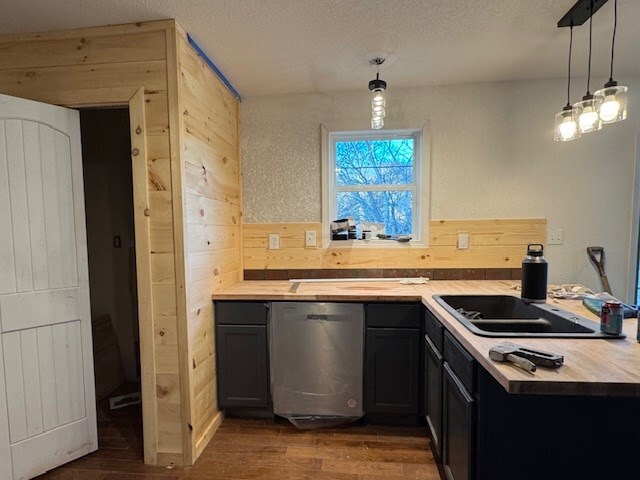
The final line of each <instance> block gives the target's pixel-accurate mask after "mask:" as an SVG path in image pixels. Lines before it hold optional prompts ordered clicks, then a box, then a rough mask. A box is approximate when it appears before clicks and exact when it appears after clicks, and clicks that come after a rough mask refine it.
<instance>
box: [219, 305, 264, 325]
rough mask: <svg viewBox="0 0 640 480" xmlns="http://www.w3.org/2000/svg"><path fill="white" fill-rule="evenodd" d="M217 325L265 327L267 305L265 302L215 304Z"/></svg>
mask: <svg viewBox="0 0 640 480" xmlns="http://www.w3.org/2000/svg"><path fill="white" fill-rule="evenodd" d="M215 311H216V315H215V317H216V324H217V325H266V324H267V313H268V311H269V305H268V304H267V303H265V302H216V309H215Z"/></svg>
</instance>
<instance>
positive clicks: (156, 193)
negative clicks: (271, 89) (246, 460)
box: [0, 20, 239, 464]
mask: <svg viewBox="0 0 640 480" xmlns="http://www.w3.org/2000/svg"><path fill="white" fill-rule="evenodd" d="M178 31H180V28H179V27H178V26H177V25H176V23H175V21H173V20H171V21H161V22H150V23H142V24H135V25H121V26H113V27H99V28H90V29H81V30H69V31H63V32H51V33H46V34H25V35H11V36H2V37H0V92H1V93H5V94H9V95H15V96H18V97H24V98H29V99H33V100H39V101H42V102H46V103H52V104H57V105H62V106H67V107H88V106H105V105H127V104H128V103H129V100H130V99H131V98H132V97H133V96H134V94H136V92H137V91H138V90H139V89H140V88H141V87H143V96H144V118H143V119H142V120H144V121H141V120H140V119H138V121H139V123H140V124H141V125H138V126H139V127H140V128H137V126H133V125H132V131H134V132H136V133H138V134H140V133H139V132H141V133H142V134H143V135H144V137H145V150H146V166H147V171H146V178H147V185H146V188H147V191H146V196H145V195H141V196H140V198H142V201H141V202H140V203H139V204H136V206H135V217H136V225H137V228H138V226H139V225H142V226H143V227H140V228H145V229H147V228H148V240H147V242H148V245H144V247H145V248H141V251H144V250H148V251H149V252H150V254H149V257H150V261H149V263H150V265H151V268H150V275H144V276H139V280H138V281H139V282H140V281H148V282H149V285H148V288H147V289H145V288H140V287H139V291H141V292H142V291H145V290H147V291H149V292H150V295H148V297H150V300H149V302H150V305H149V306H148V308H145V307H144V306H140V315H141V332H140V335H141V337H142V336H144V335H145V334H147V335H148V336H149V338H152V339H153V340H152V341H150V342H149V343H150V344H151V347H150V348H147V349H146V350H145V351H144V352H142V353H141V359H142V369H143V383H144V382H147V383H146V386H147V388H146V389H145V388H144V386H143V392H145V391H147V392H152V393H151V395H152V398H151V399H150V400H149V399H146V400H149V401H145V408H144V412H145V413H144V424H145V439H144V440H145V461H146V463H158V464H170V463H175V464H182V463H191V462H192V461H193V460H194V456H193V455H192V453H193V452H192V451H193V450H194V449H195V442H192V438H191V435H190V433H189V432H190V427H189V425H188V424H187V423H186V422H184V423H183V420H184V419H185V418H187V419H188V418H189V410H188V407H189V406H190V404H191V402H193V399H192V398H186V399H185V398H183V396H184V392H185V390H182V391H181V389H182V388H183V387H184V385H186V386H187V387H189V383H186V384H185V383H184V380H185V379H187V380H186V381H187V382H188V381H189V380H191V379H192V378H194V379H195V382H194V385H195V386H196V387H195V388H193V393H195V394H199V395H198V397H197V398H198V399H197V401H196V410H195V411H196V413H197V414H198V415H196V418H202V419H206V420H202V422H204V424H206V423H207V421H209V420H210V419H211V417H212V416H214V414H215V413H214V412H215V410H216V406H215V402H214V400H213V398H214V397H215V392H204V390H205V389H206V388H210V386H211V384H212V382H213V378H214V375H213V372H212V368H213V364H212V361H211V360H210V359H208V358H201V357H202V355H203V353H202V352H207V354H208V352H209V351H210V348H209V345H211V343H212V338H211V337H209V338H208V339H205V340H202V338H200V337H198V336H197V333H202V334H203V335H204V332H202V331H201V330H202V329H201V328H199V327H196V326H195V325H196V324H194V337H193V339H192V340H191V342H190V345H191V346H192V348H193V350H194V351H195V352H197V353H198V356H197V358H196V361H197V362H200V363H202V364H203V365H204V366H203V367H202V368H200V369H198V370H196V371H195V372H192V371H191V370H190V369H189V370H188V371H187V366H186V361H183V360H184V359H185V358H186V356H181V355H180V352H179V345H180V344H181V339H182V340H184V339H183V335H181V334H180V332H181V330H180V329H179V328H178V320H181V321H182V324H185V325H186V317H187V312H186V306H185V303H186V302H185V301H184V298H185V289H184V285H185V280H186V279H185V273H184V271H185V265H184V260H185V257H184V254H183V253H184V239H185V236H186V235H187V234H186V232H185V230H184V228H183V222H182V216H183V215H185V214H189V219H190V223H193V224H195V225H197V228H193V229H191V230H190V231H189V235H188V238H189V239H190V241H191V242H192V244H193V247H192V248H191V251H192V252H193V256H191V257H189V258H190V260H191V261H192V266H189V273H190V275H191V277H192V278H193V281H194V284H195V285H196V288H194V289H192V291H193V294H192V300H191V302H190V307H191V310H190V311H193V309H194V308H196V305H202V309H203V311H201V312H200V313H199V317H198V315H196V317H198V318H200V319H204V318H208V319H209V324H210V323H211V309H210V303H211V302H210V301H205V300H208V299H209V297H208V295H210V293H211V289H210V290H207V291H205V290H206V288H208V287H209V285H211V286H213V284H220V283H223V282H229V281H231V279H232V278H234V276H237V272H236V273H234V271H236V270H239V261H238V258H239V251H238V254H237V255H235V258H236V260H234V261H228V260H227V259H226V258H228V257H225V255H232V256H233V253H234V248H236V249H237V248H239V247H238V246H237V245H238V243H237V239H238V237H239V233H238V232H239V230H238V227H237V224H238V223H239V207H238V205H237V203H236V204H233V205H232V206H229V207H225V208H226V209H225V208H222V207H220V208H218V206H217V204H216V202H217V201H219V198H218V197H216V195H217V194H212V193H210V192H209V191H208V190H206V187H205V186H203V185H200V181H201V178H200V176H198V174H196V173H195V172H196V171H198V173H199V170H198V169H201V168H202V167H201V166H200V165H199V163H200V162H202V163H203V164H204V163H206V167H205V169H209V171H210V172H213V171H214V170H216V169H217V168H218V167H219V166H220V167H222V168H221V171H224V172H227V171H228V170H229V169H231V170H233V171H234V172H235V173H231V174H226V173H225V174H224V175H220V176H219V177H218V176H216V175H213V174H210V175H207V176H206V178H205V184H206V182H208V181H210V182H211V186H212V188H214V187H216V188H217V186H218V185H219V183H218V182H221V183H220V184H221V185H223V186H224V188H223V190H224V191H225V192H226V194H228V195H232V194H233V191H234V189H233V187H228V185H234V184H235V185H236V187H237V185H238V179H237V178H236V179H235V181H234V180H233V179H234V178H235V177H234V175H237V171H238V170H237V156H236V153H237V152H236V148H235V147H234V146H233V145H235V143H234V142H236V140H235V137H234V135H235V134H236V133H235V130H234V129H233V128H232V123H228V124H227V125H226V126H225V128H226V130H225V129H219V130H218V129H214V130H213V131H212V130H210V128H209V123H207V122H210V121H211V122H217V121H218V117H215V119H208V120H207V122H205V123H204V124H203V116H204V118H205V119H206V114H207V113H208V112H215V111H216V110H212V108H211V106H212V105H218V104H219V103H221V102H219V101H218V100H219V98H221V94H220V89H219V87H218V86H217V85H215V84H214V83H215V82H213V81H212V80H211V79H210V78H206V79H205V78H204V77H206V74H205V73H204V72H202V71H200V72H196V71H194V65H196V64H195V61H196V60H195V59H194V58H193V55H191V54H189V55H186V54H185V55H184V56H185V66H186V67H187V68H185V69H184V70H185V71H184V74H185V82H184V86H182V87H181V88H183V89H185V90H189V88H190V87H189V86H190V85H192V84H193V85H197V86H198V89H197V90H196V91H194V92H193V95H196V96H202V99H198V100H196V99H195V98H194V97H193V96H192V97H191V99H190V100H189V102H187V103H186V105H187V106H188V108H189V111H191V112H193V115H192V116H189V119H188V121H187V122H185V123H186V124H187V126H188V129H189V130H190V131H193V132H194V134H193V135H191V134H190V133H189V134H187V135H186V136H185V144H184V145H180V138H181V135H180V134H179V129H178V124H179V122H178V115H177V113H178V111H177V89H178V86H177V83H178V72H177V66H176V60H177V53H176V48H175V47H176V45H175V41H176V35H177V33H176V32H178ZM189 72H191V74H192V80H189V81H188V82H187V79H188V78H189V77H186V75H187V73H189ZM188 87H189V88H188ZM207 88H211V91H210V92H208V91H207ZM216 102H218V103H216ZM225 102H226V104H227V105H229V108H230V112H233V114H234V115H235V112H236V107H235V102H234V101H229V100H228V98H226V97H225ZM136 104H137V102H135V101H134V102H133V103H132V105H136ZM209 115H213V113H209ZM132 118H133V119H134V120H133V121H136V120H135V116H134V115H132ZM234 118H235V117H233V118H230V119H229V122H233V119H234ZM196 119H197V121H196ZM145 124H146V125H145ZM170 126H171V128H170ZM218 132H219V133H218ZM223 134H227V135H228V137H224V136H223ZM218 135H220V139H221V140H222V139H224V142H222V143H223V144H224V145H225V146H227V145H228V144H230V145H232V146H231V147H226V148H227V149H230V151H229V152H227V151H226V150H225V153H224V155H223V157H224V161H223V160H222V159H221V158H220V157H219V156H218V154H217V150H215V148H214V147H213V146H212V144H215V142H217V141H218V139H219V137H218ZM196 139H198V140H196ZM205 139H206V141H205ZM134 140H136V139H134ZM136 141H140V140H136ZM180 148H184V149H185V150H187V149H188V152H187V153H188V155H186V156H185V158H187V159H188V160H189V163H188V164H187V165H188V167H187V168H184V169H183V168H182V167H183V164H182V163H181V160H180V156H179V150H180ZM211 150H214V154H212V153H211ZM140 151H141V150H140V149H139V150H138V155H140ZM137 158H138V159H139V158H140V157H139V156H138V157H137ZM218 160H219V162H218ZM211 162H213V163H211ZM216 162H218V163H216ZM227 163H229V165H235V166H231V167H228V168H226V164H227ZM183 170H184V173H185V174H184V177H183V176H182V172H183ZM143 173H144V172H143ZM194 175H195V176H194ZM140 178H145V175H142V176H140ZM196 178H197V180H196ZM183 179H184V180H187V182H186V186H185V187H184V188H187V191H189V192H190V195H193V197H194V198H193V201H189V202H188V203H187V207H189V208H188V209H184V208H183V203H182V202H183V198H182V195H181V192H182V190H183ZM189 179H193V180H194V181H190V180H189ZM143 182H144V180H143ZM203 189H204V190H203ZM145 203H146V205H145ZM222 203H224V202H222ZM210 205H216V206H215V207H213V208H210ZM224 205H226V203H224ZM200 211H204V212H206V214H200V213H199V212H200ZM231 211H232V213H231ZM231 217H233V220H234V221H235V224H236V227H235V230H233V228H231V229H229V231H234V232H235V239H236V240H235V243H234V241H231V242H228V243H226V244H224V247H222V246H220V245H221V243H220V240H221V239H222V238H226V235H227V233H228V232H227V230H225V229H223V230H219V229H216V228H214V227H213V225H216V224H224V225H227V224H228V225H230V226H231V225H233V222H232V221H231ZM147 219H148V221H147ZM195 225H194V227H195ZM136 237H137V240H139V238H138V237H139V236H138V231H136ZM143 237H144V236H143ZM205 237H206V238H208V239H211V240H213V241H212V242H211V243H207V240H205ZM141 238H142V237H141ZM224 241H226V240H224ZM196 245H199V246H196ZM204 245H206V247H205V246H204ZM221 248H223V250H222V252H223V253H222V254H219V253H217V252H216V251H217V250H218V249H221ZM223 257H224V258H225V259H224V260H218V259H222V258H223ZM215 262H218V263H216V265H219V266H218V267H217V268H218V270H217V275H215V278H216V279H217V281H216V282H218V283H216V282H213V281H210V280H211V278H209V277H210V276H208V272H209V271H210V270H213V268H209V267H210V265H213V264H214V263H215ZM176 272H178V274H176ZM141 279H143V280H141ZM196 296H197V299H196ZM206 308H208V310H205V309H206ZM196 310H197V308H196ZM149 312H153V313H152V315H149ZM145 317H149V318H146V319H145ZM194 321H195V320H194ZM200 322H201V323H202V325H204V323H205V322H204V320H200ZM207 333H208V331H207ZM205 344H206V345H207V346H201V345H205ZM183 350H184V349H183ZM189 391H190V390H189V388H187V389H186V392H187V393H188V392H189ZM185 412H186V415H185ZM194 427H195V428H196V432H198V431H203V429H204V428H205V427H204V426H203V424H202V423H201V424H199V423H197V422H196V424H195V426H194ZM156 432H157V435H156ZM192 443H193V445H194V446H193V448H192V446H191V445H192ZM185 446H186V448H185Z"/></svg>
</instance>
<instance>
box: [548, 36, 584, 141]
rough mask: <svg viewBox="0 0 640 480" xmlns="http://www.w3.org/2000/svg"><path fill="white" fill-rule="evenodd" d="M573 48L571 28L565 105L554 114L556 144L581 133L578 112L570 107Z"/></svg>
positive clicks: (576, 136) (573, 138)
mask: <svg viewBox="0 0 640 480" xmlns="http://www.w3.org/2000/svg"><path fill="white" fill-rule="evenodd" d="M572 47H573V27H571V30H570V34H569V62H568V63H569V68H568V74H567V104H566V105H565V107H564V108H563V109H562V111H561V112H558V113H556V119H555V128H554V129H553V139H554V140H555V141H556V142H568V141H570V140H575V139H576V138H580V136H581V135H582V133H581V132H580V129H579V128H578V115H579V111H578V110H577V109H576V108H575V107H573V106H572V105H571V50H572Z"/></svg>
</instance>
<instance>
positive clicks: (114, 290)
mask: <svg viewBox="0 0 640 480" xmlns="http://www.w3.org/2000/svg"><path fill="white" fill-rule="evenodd" d="M80 126H81V131H82V159H83V176H84V190H85V192H84V196H85V210H86V211H85V215H86V222H87V249H88V260H89V285H90V292H91V318H92V330H93V350H94V371H95V383H96V400H97V416H98V447H99V451H98V452H96V453H97V454H100V453H101V452H102V454H103V455H104V452H105V450H117V451H125V450H126V451H127V452H128V453H127V455H128V457H127V459H128V460H138V459H139V460H140V461H142V459H143V441H142V409H141V404H140V403H139V392H140V348H139V331H138V302H137V292H136V286H137V277H136V251H135V232H134V218H133V215H134V214H133V182H132V171H131V137H130V127H129V110H128V108H94V109H84V110H81V111H80ZM136 393H138V402H137V403H136V398H135V397H136V395H135V394H136ZM127 404H128V405H127ZM117 451H114V452H111V454H110V457H113V458H118V457H119V454H118V452H117Z"/></svg>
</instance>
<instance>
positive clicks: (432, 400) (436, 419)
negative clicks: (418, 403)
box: [424, 336, 443, 458]
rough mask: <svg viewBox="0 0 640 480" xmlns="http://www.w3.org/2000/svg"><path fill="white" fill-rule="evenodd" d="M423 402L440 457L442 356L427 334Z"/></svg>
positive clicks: (434, 443)
mask: <svg viewBox="0 0 640 480" xmlns="http://www.w3.org/2000/svg"><path fill="white" fill-rule="evenodd" d="M424 343H425V345H424V363H425V365H424V374H425V390H426V391H425V404H426V410H427V425H428V426H429V430H430V431H431V438H432V439H433V445H434V447H435V449H436V453H437V454H438V457H440V458H442V364H443V358H442V355H441V354H440V352H439V351H438V349H437V348H436V347H435V346H434V345H433V343H431V341H430V340H429V337H428V336H425V340H424Z"/></svg>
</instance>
